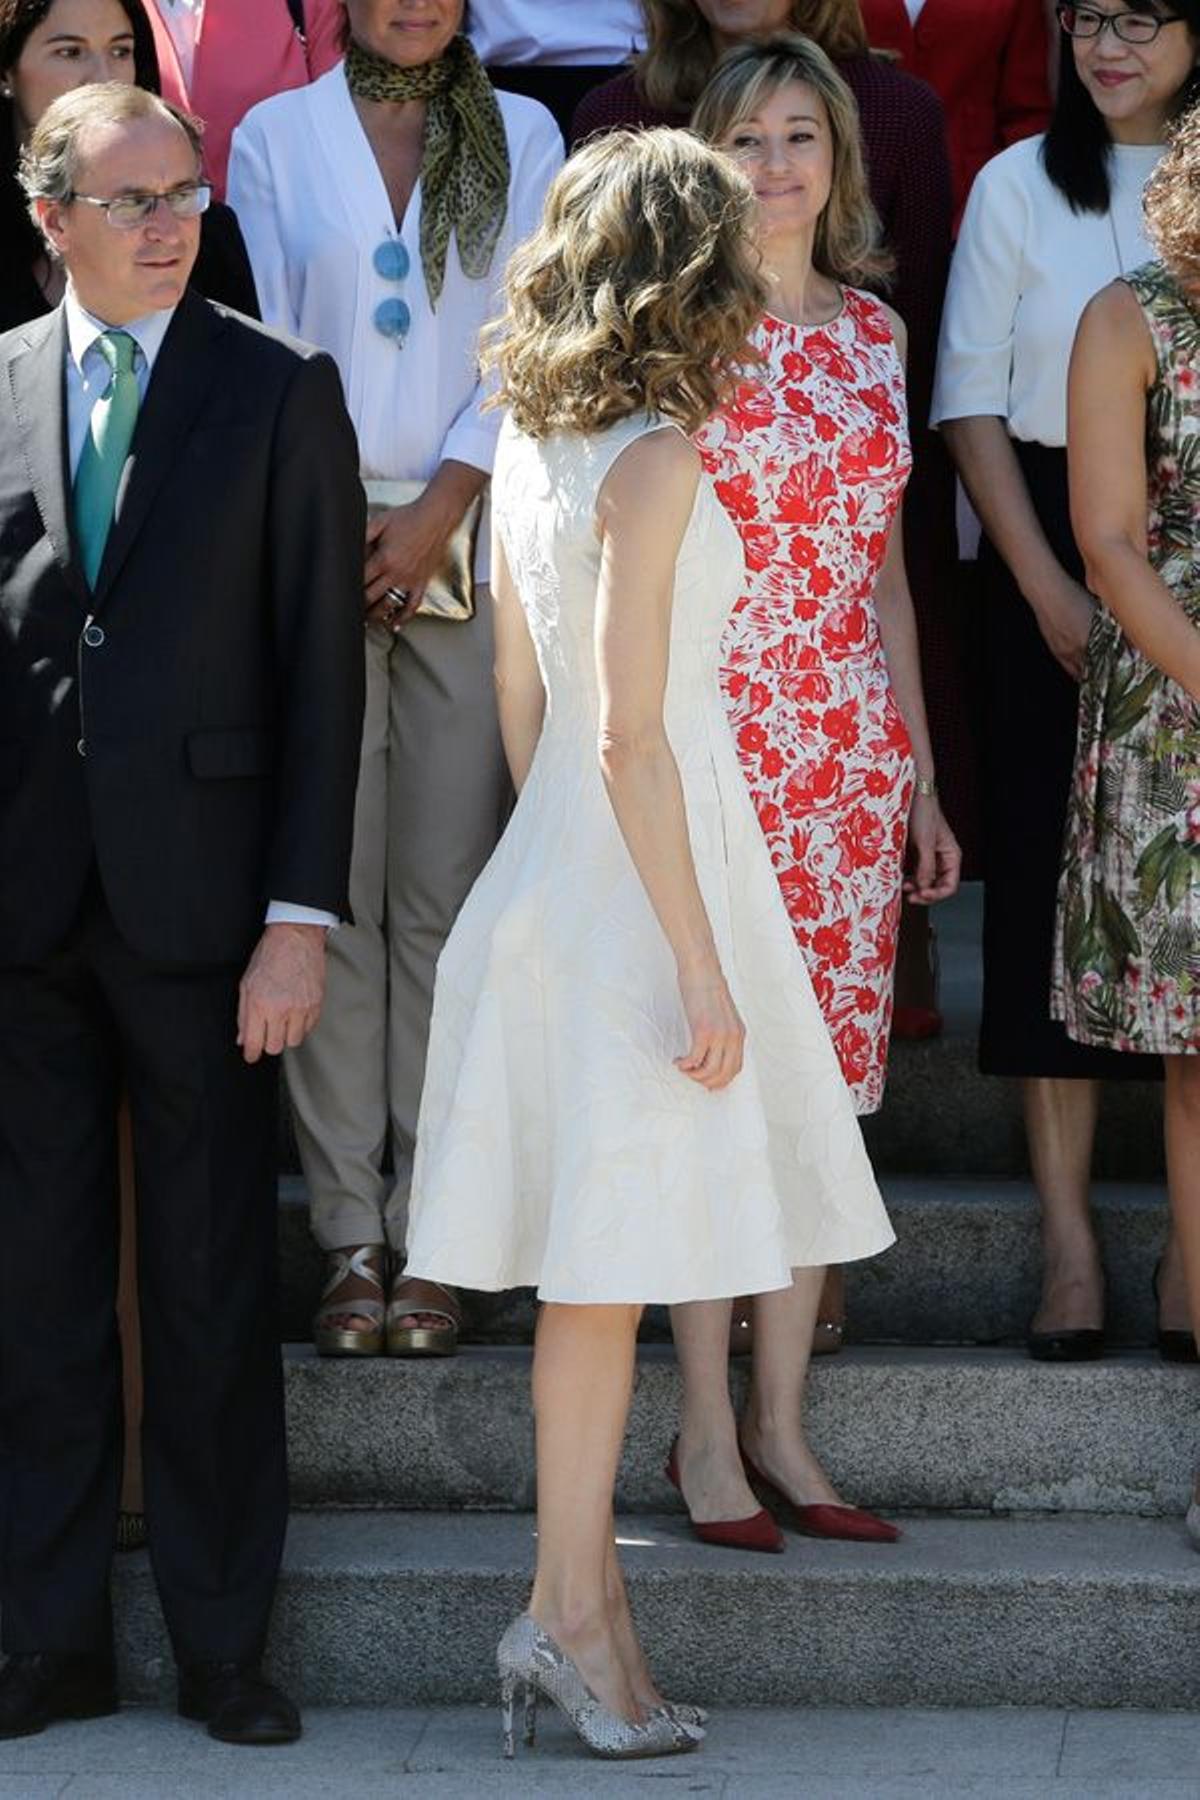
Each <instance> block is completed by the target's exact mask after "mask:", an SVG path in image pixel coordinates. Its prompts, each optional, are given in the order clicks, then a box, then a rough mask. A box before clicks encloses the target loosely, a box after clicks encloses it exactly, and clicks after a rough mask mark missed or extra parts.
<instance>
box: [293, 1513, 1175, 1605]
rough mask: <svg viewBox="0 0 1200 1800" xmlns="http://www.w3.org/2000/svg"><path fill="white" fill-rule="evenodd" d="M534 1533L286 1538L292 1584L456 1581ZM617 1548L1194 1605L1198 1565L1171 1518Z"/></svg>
mask: <svg viewBox="0 0 1200 1800" xmlns="http://www.w3.org/2000/svg"><path fill="white" fill-rule="evenodd" d="M535 1539H536V1533H535V1530H534V1524H533V1520H532V1518H530V1517H529V1516H528V1515H521V1514H513V1513H496V1514H490V1515H487V1516H483V1515H480V1514H478V1513H414V1512H398V1511H383V1510H381V1511H378V1512H340V1511H336V1510H335V1511H324V1512H312V1513H298V1514H296V1515H294V1516H293V1518H292V1521H291V1524H290V1526H289V1529H288V1542H287V1550H286V1552H285V1559H284V1560H285V1567H286V1568H288V1569H289V1570H290V1571H291V1572H292V1573H293V1574H305V1575H311V1576H330V1577H334V1578H340V1577H341V1576H343V1575H346V1574H354V1575H364V1574H372V1573H374V1574H377V1575H379V1576H380V1577H387V1576H391V1575H400V1574H404V1575H431V1576H432V1575H437V1574H452V1575H454V1576H455V1578H456V1579H462V1578H463V1577H469V1576H471V1575H477V1576H494V1575H512V1574H519V1573H520V1572H521V1570H522V1569H532V1566H533V1554H534V1548H535ZM617 1542H618V1544H619V1546H620V1550H621V1557H622V1560H623V1563H624V1565H625V1568H626V1570H627V1572H628V1573H629V1574H630V1576H631V1577H635V1576H636V1577H637V1578H639V1579H642V1580H646V1579H651V1580H653V1579H659V1580H662V1579H670V1580H676V1579H680V1578H682V1579H684V1580H688V1579H689V1578H691V1577H693V1576H698V1575H703V1576H705V1577H720V1576H722V1575H726V1576H732V1577H735V1578H736V1579H737V1580H738V1581H739V1582H741V1581H745V1580H747V1579H750V1578H753V1580H754V1581H755V1582H756V1583H759V1582H771V1583H776V1582H795V1581H799V1582H803V1583H804V1584H805V1585H806V1586H807V1585H809V1584H812V1583H820V1582H822V1581H833V1582H836V1583H837V1584H839V1585H841V1584H842V1583H843V1582H844V1581H846V1580H847V1579H851V1580H855V1581H858V1580H861V1581H866V1582H870V1583H872V1584H874V1583H894V1582H920V1583H922V1584H936V1585H940V1584H943V1583H946V1582H962V1581H967V1582H970V1583H972V1584H973V1585H979V1584H984V1585H987V1586H988V1587H993V1588H1011V1589H1014V1590H1018V1589H1019V1590H1025V1589H1028V1588H1029V1587H1031V1586H1033V1587H1036V1586H1039V1585H1044V1584H1046V1583H1050V1584H1054V1585H1061V1584H1064V1583H1071V1584H1074V1585H1080V1584H1082V1585H1083V1586H1086V1587H1090V1588H1094V1589H1095V1590H1096V1591H1097V1592H1101V1591H1109V1590H1111V1589H1113V1588H1126V1587H1131V1586H1132V1587H1140V1586H1143V1585H1144V1584H1146V1583H1153V1584H1154V1585H1155V1586H1156V1588H1158V1589H1160V1590H1162V1589H1163V1588H1170V1589H1172V1590H1173V1591H1175V1592H1177V1593H1180V1594H1188V1595H1200V1555H1198V1554H1197V1552H1196V1551H1195V1550H1194V1549H1193V1548H1192V1545H1191V1542H1190V1540H1189V1538H1188V1537H1187V1535H1186V1533H1185V1531H1184V1529H1183V1521H1182V1520H1181V1519H1128V1518H1078V1517H1070V1518H1054V1519H1046V1518H1036V1519H969V1518H968V1519H946V1518H925V1517H917V1518H911V1519H908V1520H907V1521H906V1522H904V1535H903V1537H902V1538H901V1539H900V1541H899V1543H897V1544H888V1545H871V1544H848V1543H838V1542H833V1541H821V1540H817V1539H815V1538H805V1537H800V1536H798V1535H796V1534H795V1533H790V1532H789V1533H788V1534H787V1551H786V1553H785V1554H784V1555H782V1556H754V1555H750V1554H748V1553H747V1552H745V1551H741V1550H723V1549H720V1548H714V1547H713V1546H711V1545H708V1544H701V1543H700V1542H699V1541H698V1539H696V1538H695V1537H694V1536H693V1535H692V1533H691V1531H690V1529H689V1528H688V1526H687V1524H686V1523H685V1522H684V1521H683V1520H681V1519H679V1518H677V1517H675V1516H667V1515H637V1516H633V1517H630V1516H622V1517H619V1518H618V1520H617Z"/></svg>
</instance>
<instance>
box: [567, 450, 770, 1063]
mask: <svg viewBox="0 0 1200 1800" xmlns="http://www.w3.org/2000/svg"><path fill="white" fill-rule="evenodd" d="M699 474H700V458H699V455H698V453H697V451H696V450H695V449H694V447H693V446H692V445H691V444H690V443H688V441H687V440H686V439H685V438H684V437H683V436H682V435H681V434H680V433H679V432H676V431H673V430H666V431H658V432H655V433H653V434H651V435H649V436H646V437H643V438H640V439H638V440H637V441H635V442H634V443H633V444H631V445H630V446H629V448H628V449H627V450H626V451H625V452H624V453H623V454H622V455H621V456H620V457H618V459H617V462H616V463H615V465H614V466H613V468H612V469H611V470H610V472H609V474H608V476H607V478H606V480H605V482H604V484H603V486H602V488H601V490H600V497H599V502H598V506H597V526H598V529H599V531H600V534H601V543H602V556H601V567H600V586H599V594H598V600H597V608H596V666H597V674H598V679H599V690H600V718H599V753H600V766H601V770H602V772H603V776H604V782H605V786H606V787H607V789H608V796H609V799H610V801H611V803H612V808H613V812H614V813H615V815H616V819H617V824H618V825H619V826H620V828H621V834H622V836H623V837H624V839H625V842H626V844H627V845H628V846H629V853H630V855H631V857H632V858H633V862H634V866H635V867H636V869H637V872H638V875H639V877H640V878H641V881H642V884H643V886H644V887H645V890H646V893H647V895H648V897H649V900H650V904H651V905H652V906H653V908H654V911H655V913H656V914H657V916H658V919H659V922H660V924H661V925H662V928H663V931H664V932H665V933H666V936H667V941H668V942H669V944H670V946H671V950H672V952H673V953H674V957H675V964H676V968H677V971H678V975H679V990H680V996H681V998H682V1001H683V1006H684V1011H685V1013H686V1015H687V1019H688V1024H689V1027H690V1030H691V1040H692V1041H691V1044H690V1045H689V1047H688V1051H687V1054H686V1055H685V1056H683V1057H680V1058H677V1062H676V1066H677V1067H678V1068H679V1069H681V1070H682V1072H683V1073H684V1074H685V1075H688V1076H689V1077H691V1079H693V1080H695V1081H697V1082H699V1083H700V1084H701V1085H702V1086H704V1087H708V1088H720V1087H725V1086H726V1085H727V1084H728V1083H729V1082H730V1081H732V1080H733V1078H734V1076H735V1075H736V1074H737V1073H738V1070H739V1069H740V1068H741V1065H742V1046H743V1041H744V1035H745V1034H744V1032H743V1029H742V1023H741V1020H740V1019H739V1018H738V1015H737V1010H736V1008H735V1007H734V1004H733V1001H732V999H731V997H730V994H729V989H728V988H727V986H726V984H725V977H724V974H723V973H722V970H721V965H720V962H719V960H718V957H717V950H716V945H715V943H714V941H713V934H712V927H711V925H710V923H709V918H708V914H707V912H706V910H705V906H704V900H703V898H702V896H701V893H700V885H699V883H698V881H697V879H696V868H695V863H694V862H693V860H692V847H691V842H690V839H689V837H688V825H687V814H686V812H685V810H684V801H683V788H682V785H681V783H680V779H679V770H678V767H677V765H676V762H675V757H674V755H673V753H672V750H671V745H670V742H669V741H668V738H667V733H666V727H665V725H664V722H663V700H664V696H665V693H666V684H667V667H668V661H669V654H670V635H671V607H672V603H673V600H674V589H675V562H676V558H677V557H678V554H679V547H680V545H681V543H682V541H683V535H684V532H685V530H686V529H687V523H688V519H689V517H690V516H691V510H692V505H693V502H694V500H695V495H696V485H697V482H698V479H699Z"/></svg>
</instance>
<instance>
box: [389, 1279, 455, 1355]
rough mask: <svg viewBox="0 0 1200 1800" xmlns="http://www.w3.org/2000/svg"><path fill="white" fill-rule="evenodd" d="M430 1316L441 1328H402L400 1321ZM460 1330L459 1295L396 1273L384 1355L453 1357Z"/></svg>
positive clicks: (429, 1326) (447, 1289) (438, 1282)
mask: <svg viewBox="0 0 1200 1800" xmlns="http://www.w3.org/2000/svg"><path fill="white" fill-rule="evenodd" d="M424 1314H429V1315H430V1317H432V1318H435V1319H443V1320H445V1323H444V1324H442V1325H402V1324H401V1323H400V1321H401V1319H411V1318H414V1317H416V1316H418V1315H424ZM461 1328H462V1307H461V1305H460V1304H459V1299H458V1295H457V1294H456V1293H455V1291H454V1289H453V1288H451V1287H445V1286H444V1285H443V1284H442V1283H441V1282H440V1281H422V1280H420V1279H419V1277H417V1276H412V1275H406V1274H405V1273H404V1271H403V1270H402V1269H401V1270H399V1271H398V1272H397V1274H396V1276H395V1278H394V1280H393V1282H392V1291H391V1293H390V1295H389V1296H388V1309H387V1353H388V1355H389V1356H453V1355H454V1352H455V1351H456V1350H457V1349H458V1334H459V1331H460V1329H461Z"/></svg>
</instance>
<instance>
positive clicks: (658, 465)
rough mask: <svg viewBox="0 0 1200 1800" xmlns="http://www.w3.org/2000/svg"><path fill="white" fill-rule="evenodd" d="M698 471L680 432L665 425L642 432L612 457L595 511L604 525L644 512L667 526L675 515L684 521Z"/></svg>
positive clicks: (690, 445) (696, 454) (689, 445)
mask: <svg viewBox="0 0 1200 1800" xmlns="http://www.w3.org/2000/svg"><path fill="white" fill-rule="evenodd" d="M700 469H701V461H700V452H699V451H698V450H697V449H696V446H695V445H694V444H693V443H692V441H691V439H690V438H688V437H685V435H684V433H683V432H682V431H679V430H677V429H676V428H675V427H674V426H664V427H663V428H661V429H660V430H657V431H647V432H644V433H643V434H642V436H641V437H637V438H634V440H633V442H632V443H630V444H627V445H626V447H625V448H624V449H623V450H622V451H621V452H620V453H619V454H618V455H617V457H616V459H615V460H614V462H613V464H612V467H611V468H610V469H609V471H608V473H607V474H606V476H605V477H604V480H603V482H602V483H601V486H600V493H599V497H598V502H597V508H596V511H597V515H598V517H599V518H600V520H601V522H602V523H603V522H604V521H606V520H608V519H611V518H613V517H615V516H617V515H621V516H622V517H626V518H627V517H629V516H630V515H632V514H640V513H645V514H647V515H653V516H654V517H655V518H657V519H658V520H659V522H660V523H661V525H662V526H663V527H664V528H667V529H669V527H670V524H671V522H672V519H673V518H674V517H676V516H679V517H682V520H683V522H684V523H686V520H687V514H688V513H689V512H690V511H691V507H692V503H693V501H694V500H695V498H696V487H697V485H698V483H699V480H700ZM681 528H682V527H681Z"/></svg>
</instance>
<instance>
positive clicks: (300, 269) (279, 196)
mask: <svg viewBox="0 0 1200 1800" xmlns="http://www.w3.org/2000/svg"><path fill="white" fill-rule="evenodd" d="M497 99H498V100H499V103H500V111H501V114H502V116H503V119H504V129H505V132H506V134H507V137H508V150H509V158H510V162H511V166H512V184H511V187H510V190H509V192H510V200H509V207H508V214H507V217H506V218H505V221H504V226H503V229H502V230H501V233H500V239H499V242H498V244H497V246H496V252H495V256H494V258H493V261H492V268H491V273H490V274H489V276H488V277H487V278H486V279H484V280H479V281H474V280H471V279H470V278H469V277H468V276H467V275H465V274H464V273H463V270H462V266H461V264H460V263H459V260H458V251H457V248H456V246H455V244H454V241H453V239H452V240H451V243H450V248H449V250H448V252H447V256H446V274H445V284H444V286H443V288H442V293H441V298H440V299H439V301H438V304H437V310H436V312H435V311H434V308H433V306H432V304H431V303H430V299H429V293H428V290H427V288H426V286H425V277H424V274H423V272H422V268H421V246H420V222H421V184H420V182H419V181H418V182H417V184H416V187H415V188H414V190H413V193H412V198H411V199H410V201H409V203H408V207H407V209H406V211H405V214H404V218H403V220H402V222H401V224H400V227H399V229H397V227H396V223H395V220H394V218H393V215H392V205H391V201H390V199H389V198H388V192H387V188H386V187H385V185H384V181H383V176H382V175H381V174H380V171H379V165H378V163H377V162H376V160H375V154H374V152H373V150H372V149H371V146H370V143H369V142H368V140H367V135H366V133H365V132H364V130H363V128H362V124H361V122H360V120H359V117H358V114H357V112H356V111H355V108H354V102H353V100H352V99H351V96H350V90H349V88H348V86H347V85H346V76H345V71H344V69H343V67H342V65H341V64H340V63H339V64H338V66H337V67H336V68H334V69H331V70H330V71H329V73H328V74H327V75H322V76H321V78H320V80H319V81H314V82H313V83H312V84H311V85H310V86H308V87H302V88H293V89H292V90H291V91H290V92H288V93H284V94H276V95H275V96H274V97H273V98H272V99H270V100H263V101H261V102H260V103H259V105H258V106H255V107H252V108H251V109H250V111H249V112H248V113H247V115H246V117H245V118H244V119H243V120H242V123H241V124H240V125H239V126H238V128H237V130H236V131H235V132H234V134H233V152H232V154H231V156H230V159H229V203H230V205H231V206H232V207H233V209H234V211H235V212H236V213H237V216H238V223H239V224H240V225H241V228H242V234H243V236H244V237H245V240H246V248H247V250H248V251H249V253H250V262H251V266H252V267H253V270H254V280H255V285H256V287H257V288H258V298H259V304H260V306H261V308H262V316H263V319H264V320H265V322H266V323H267V324H268V325H275V326H278V327H279V328H280V329H282V330H284V331H288V332H291V333H292V334H293V336H295V337H299V338H303V339H304V340H305V341H306V342H307V343H310V344H316V345H319V346H320V348H321V349H322V350H327V351H328V352H329V354H330V355H331V356H332V357H333V358H334V360H335V361H336V363H337V365H338V368H339V370H340V371H341V376H342V386H343V389H344V390H345V396H346V405H347V408H348V410H349V413H350V417H351V419H352V420H353V422H354V429H355V431H356V432H357V433H358V449H359V457H360V460H361V465H362V472H363V476H364V478H366V479H375V480H385V481H428V480H429V479H430V478H431V477H432V476H433V475H434V474H435V473H436V471H437V468H438V465H439V464H440V463H442V462H445V461H449V460H452V461H455V462H462V463H468V464H469V465H470V466H471V467H472V468H475V469H482V470H484V472H485V473H487V474H489V475H490V474H491V469H492V462H493V459H494V457H495V453H496V436H497V433H498V432H499V430H500V414H499V413H498V412H496V411H494V410H493V411H489V410H487V409H486V408H485V405H484V402H485V400H486V398H487V393H488V389H487V387H486V386H485V385H484V383H483V382H482V381H481V380H480V375H479V368H478V360H477V345H478V341H479V331H480V327H481V326H482V325H483V324H484V323H485V322H486V321H487V320H488V319H490V318H492V317H494V316H495V315H496V314H497V313H498V312H499V311H500V310H501V285H502V282H503V278H504V269H505V265H506V263H507V262H508V258H509V255H510V253H511V252H512V250H513V248H514V247H515V245H517V244H518V243H520V241H521V240H522V239H523V238H526V237H528V236H529V234H530V233H531V232H532V231H533V229H534V227H535V226H536V225H537V223H538V221H539V220H540V219H541V216H542V202H543V200H544V198H545V194H546V189H547V188H548V187H549V185H550V182H551V179H552V178H553V176H554V174H555V173H556V171H557V170H558V168H559V165H560V164H561V162H562V160H563V145H562V137H561V136H560V134H559V130H558V126H557V125H556V124H555V123H554V120H553V119H552V118H551V116H550V114H549V113H548V112H547V111H546V109H545V107H544V106H540V105H539V104H538V103H537V101H536V100H529V99H527V98H526V97H525V96H524V95H521V94H498V95H497ZM396 237H398V238H399V239H400V241H401V242H402V243H403V244H404V246H405V248H406V250H407V251H408V255H409V272H408V275H407V276H406V277H405V279H404V281H402V282H396V281H385V280H384V279H383V278H382V276H380V275H379V274H378V273H377V272H376V270H375V268H374V265H373V262H372V258H373V256H374V254H375V251H376V249H377V248H378V247H379V245H380V244H381V243H383V242H384V241H385V239H388V238H396ZM392 295H395V296H402V297H403V298H404V300H406V301H407V303H408V306H409V308H410V310H411V313H412V324H411V327H410V329H409V332H408V335H407V337H406V338H405V340H404V343H403V344H402V345H399V346H397V344H396V342H395V340H393V339H391V338H387V337H384V336H383V334H382V333H381V332H380V331H378V330H377V329H376V327H375V323H374V312H375V308H376V307H377V306H378V305H379V302H380V301H381V300H385V299H387V298H388V297H389V296H392ZM488 539H489V532H488V530H487V521H486V519H485V520H484V521H483V524H482V526H481V529H480V532H479V554H478V557H477V560H476V565H475V574H476V579H477V580H479V581H486V580H487V574H488V560H487V559H488Z"/></svg>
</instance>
